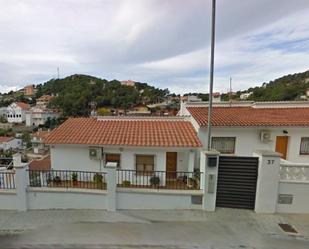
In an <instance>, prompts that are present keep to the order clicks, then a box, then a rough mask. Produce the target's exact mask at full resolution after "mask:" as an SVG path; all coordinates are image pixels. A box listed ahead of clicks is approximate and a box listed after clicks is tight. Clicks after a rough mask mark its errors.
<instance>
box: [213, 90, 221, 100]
mask: <svg viewBox="0 0 309 249" xmlns="http://www.w3.org/2000/svg"><path fill="white" fill-rule="evenodd" d="M212 101H213V102H221V93H219V92H215V93H213V94H212Z"/></svg>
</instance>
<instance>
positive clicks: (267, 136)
mask: <svg viewBox="0 0 309 249" xmlns="http://www.w3.org/2000/svg"><path fill="white" fill-rule="evenodd" d="M260 139H261V141H262V142H263V143H268V142H271V141H272V137H271V132H270V131H262V132H261V134H260Z"/></svg>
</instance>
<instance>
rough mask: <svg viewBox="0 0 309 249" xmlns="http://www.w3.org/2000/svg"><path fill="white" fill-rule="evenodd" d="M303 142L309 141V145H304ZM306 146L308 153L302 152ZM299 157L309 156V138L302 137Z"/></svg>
mask: <svg viewBox="0 0 309 249" xmlns="http://www.w3.org/2000/svg"><path fill="white" fill-rule="evenodd" d="M303 140H307V141H306V142H307V143H308V145H307V146H306V145H303V142H304V141H303ZM303 146H306V147H307V148H306V149H307V152H302V147H303ZM299 155H301V156H309V137H301V139H300V146H299Z"/></svg>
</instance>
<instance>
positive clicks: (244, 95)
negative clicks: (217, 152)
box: [239, 92, 253, 100]
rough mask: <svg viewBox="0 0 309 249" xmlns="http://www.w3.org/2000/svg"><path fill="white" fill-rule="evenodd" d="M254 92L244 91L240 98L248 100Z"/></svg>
mask: <svg viewBox="0 0 309 249" xmlns="http://www.w3.org/2000/svg"><path fill="white" fill-rule="evenodd" d="M252 94H253V92H248V93H242V94H240V96H239V98H240V99H241V100H246V99H248V98H249V97H250V96H251V95H252Z"/></svg>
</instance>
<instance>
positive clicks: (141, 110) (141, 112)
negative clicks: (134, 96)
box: [126, 104, 151, 116]
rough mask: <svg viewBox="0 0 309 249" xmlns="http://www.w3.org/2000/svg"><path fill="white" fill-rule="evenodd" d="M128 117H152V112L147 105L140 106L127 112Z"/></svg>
mask: <svg viewBox="0 0 309 249" xmlns="http://www.w3.org/2000/svg"><path fill="white" fill-rule="evenodd" d="M126 115H131V116H132V115H133V116H150V115H151V111H150V109H149V108H148V107H147V105H143V104H139V105H135V106H134V107H133V108H131V109H130V110H129V111H127V113H126Z"/></svg>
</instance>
